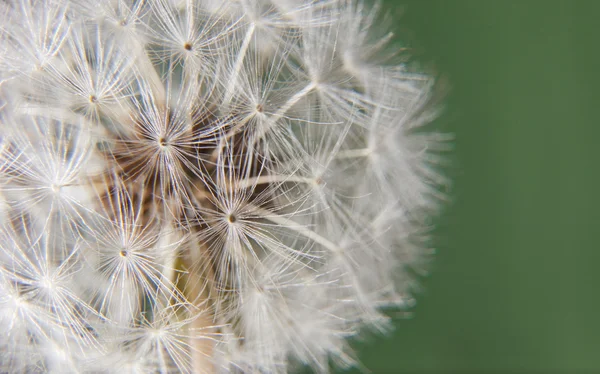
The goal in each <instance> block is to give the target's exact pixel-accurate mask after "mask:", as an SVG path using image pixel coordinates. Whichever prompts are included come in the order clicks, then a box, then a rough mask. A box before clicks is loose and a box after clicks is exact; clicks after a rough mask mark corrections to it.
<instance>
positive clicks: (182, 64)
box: [0, 0, 449, 373]
mask: <svg viewBox="0 0 600 374" xmlns="http://www.w3.org/2000/svg"><path fill="white" fill-rule="evenodd" d="M380 13H381V12H380V6H379V5H375V6H370V5H367V4H366V3H363V2H362V1H361V0H323V1H318V0H294V1H290V0H230V1H225V2H223V1H216V0H214V1H213V0H109V1H102V2H98V1H96V0H8V1H4V2H1V3H0V330H2V331H3V332H5V333H4V334H3V335H2V337H0V351H1V352H2V353H0V372H82V373H87V372H90V373H101V372H106V373H109V372H124V373H148V372H160V373H179V372H183V373H215V372H248V373H253V372H260V373H284V372H290V371H293V370H294V368H295V367H297V366H298V365H308V366H310V367H312V368H313V369H314V370H315V371H317V372H328V371H329V367H330V363H334V364H335V365H337V366H339V367H341V368H347V367H351V366H353V365H357V362H356V359H355V356H354V354H353V352H352V350H351V349H350V347H349V345H348V339H349V338H352V337H355V336H357V335H359V334H360V332H361V331H362V330H364V329H373V330H376V331H383V332H385V331H388V330H389V328H390V324H389V319H388V318H387V317H386V315H385V314H384V313H383V312H382V311H381V309H382V308H387V307H397V308H402V307H406V306H409V305H411V303H412V299H411V291H413V288H414V286H415V281H416V279H415V275H416V274H418V273H419V272H420V271H421V270H422V269H423V268H424V265H425V264H426V262H427V259H428V257H429V254H430V250H428V249H426V243H427V241H426V239H427V231H428V229H429V227H428V224H427V222H428V220H427V219H426V218H427V217H428V216H430V215H432V214H435V212H436V210H437V208H438V207H439V205H440V202H441V201H440V200H441V199H442V198H443V194H442V193H441V192H440V191H439V190H440V188H439V187H440V186H441V185H445V184H447V183H448V181H447V180H446V178H445V177H444V176H443V174H441V173H440V168H439V165H441V164H442V163H443V160H444V158H443V154H442V153H443V152H445V151H447V150H448V149H449V146H448V140H449V137H448V136H447V135H446V134H441V133H437V132H427V131H426V130H425V128H424V126H425V125H426V124H428V123H429V122H431V120H432V119H433V118H435V116H436V115H437V114H438V110H437V108H436V107H435V106H434V105H432V96H433V93H434V87H435V85H434V83H435V81H434V79H433V77H431V76H428V75H426V74H423V73H419V71H417V70H416V69H415V68H413V67H412V66H411V65H410V64H409V63H408V62H407V61H408V60H407V59H406V57H405V51H404V50H402V49H398V48H396V47H394V45H393V44H392V43H391V41H392V39H393V34H391V33H390V32H389V30H388V29H387V26H386V19H385V17H382V16H380Z"/></svg>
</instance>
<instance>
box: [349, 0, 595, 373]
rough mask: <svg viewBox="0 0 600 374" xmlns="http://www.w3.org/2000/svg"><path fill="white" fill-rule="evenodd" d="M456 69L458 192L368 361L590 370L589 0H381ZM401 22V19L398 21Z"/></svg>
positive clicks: (363, 349) (383, 369)
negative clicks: (412, 288) (418, 287)
mask: <svg viewBox="0 0 600 374" xmlns="http://www.w3.org/2000/svg"><path fill="white" fill-rule="evenodd" d="M385 5H386V6H387V7H392V8H394V9H395V10H398V9H400V8H401V9H403V10H404V11H403V15H402V16H401V17H400V18H398V24H397V26H398V28H399V29H400V30H402V33H405V34H404V35H414V36H415V38H416V39H415V40H416V41H417V45H418V46H419V47H422V48H421V49H422V52H423V53H421V55H420V57H421V58H423V59H425V60H429V61H434V62H435V65H436V67H437V70H439V71H441V72H444V74H445V75H446V76H447V78H448V79H449V81H450V82H451V86H452V90H451V92H450V95H449V97H448V111H447V113H446V116H445V118H444V119H443V120H442V123H443V126H444V129H447V130H449V131H451V132H454V133H455V134H456V142H455V144H456V151H455V157H456V161H455V162H454V165H453V167H452V170H451V173H452V175H453V176H454V179H455V185H454V188H453V192H452V194H453V196H454V202H453V204H452V206H450V207H449V208H448V209H447V211H446V213H445V214H444V216H443V217H442V219H441V220H440V223H439V229H438V230H437V231H436V232H435V233H434V235H435V243H436V246H437V248H438V249H439V254H438V256H437V260H436V262H435V264H434V266H433V268H432V272H431V275H430V276H429V277H428V278H427V279H425V280H424V281H423V288H424V290H423V291H422V292H421V293H419V294H418V295H417V301H418V304H417V306H416V307H415V308H414V309H413V312H414V317H412V318H410V319H395V326H396V331H395V332H394V333H393V334H392V335H390V336H389V337H387V338H376V339H371V341H370V342H369V344H357V346H358V347H359V352H360V358H361V360H362V362H363V364H364V365H365V367H366V368H368V369H369V370H371V371H372V372H374V373H432V374H433V373H440V374H441V373H540V374H541V373H600V321H599V318H598V317H599V316H598V314H599V313H598V310H599V308H600V298H599V292H598V290H597V287H598V286H600V282H599V281H600V276H599V275H598V268H599V265H600V246H599V242H598V239H597V238H598V235H599V234H600V228H599V226H600V203H599V200H600V199H598V197H597V196H598V194H599V193H600V176H599V172H600V168H599V166H598V164H599V163H600V151H599V150H600V121H599V120H598V118H599V116H598V114H599V113H600V111H599V109H600V104H599V103H598V101H600V85H599V83H600V79H599V78H600V72H599V71H600V52H599V48H600V21H598V17H599V16H600V1H594V0H590V1H584V0H579V1H569V0H564V1H557V0H539V1H534V0H469V1H465V0H414V1H393V0H390V1H387V2H386V4H385ZM407 31H408V33H407Z"/></svg>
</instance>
